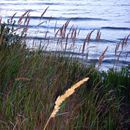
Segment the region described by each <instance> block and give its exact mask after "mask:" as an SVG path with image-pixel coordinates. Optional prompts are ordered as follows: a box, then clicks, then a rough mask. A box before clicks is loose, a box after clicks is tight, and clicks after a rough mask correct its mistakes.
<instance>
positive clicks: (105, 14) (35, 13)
mask: <svg viewBox="0 0 130 130" xmlns="http://www.w3.org/2000/svg"><path fill="white" fill-rule="evenodd" d="M48 6H49V9H48V10H47V12H46V13H45V15H44V19H42V20H41V22H42V21H47V22H45V23H43V24H42V25H41V26H40V27H37V25H38V23H39V21H40V15H41V14H42V12H43V11H44V10H45V8H47V7H48ZM27 10H31V13H30V15H31V22H30V25H29V26H30V33H29V36H30V37H33V38H39V39H42V38H43V33H44V32H45V31H46V30H48V31H49V32H50V36H51V35H53V33H54V28H55V24H56V21H57V24H56V27H57V28H58V27H61V26H62V25H63V24H64V23H65V22H66V21H67V20H69V19H70V20H71V22H70V24H69V25H70V26H69V27H71V26H72V25H74V26H75V27H78V29H80V34H79V36H78V40H77V45H78V47H80V46H82V45H83V41H84V38H85V37H86V35H87V33H88V32H90V31H92V30H93V29H95V30H99V29H100V30H101V33H102V35H101V40H100V42H95V40H94V39H95V35H96V31H95V32H94V33H93V35H92V39H93V40H92V42H91V43H90V46H96V47H95V48H91V49H90V50H89V58H90V59H95V60H97V59H98V57H99V55H100V54H101V53H102V51H103V50H104V49H105V48H106V47H107V46H108V47H109V48H108V50H107V53H106V55H107V56H106V57H105V65H106V66H107V67H110V64H111V63H113V60H114V59H115V57H114V48H115V46H116V43H117V42H119V40H120V39H123V38H124V37H125V36H127V35H128V34H130V17H129V16H130V0H118V1H117V0H62V1H61V0H1V1H0V15H1V16H2V17H4V20H5V19H7V18H8V17H9V16H12V15H13V14H14V13H15V12H17V15H16V19H17V18H18V17H19V16H20V15H21V14H23V13H24V12H25V11H27ZM48 20H50V21H49V22H48ZM51 47H52V45H51V46H50V48H51ZM78 47H77V48H78ZM77 48H75V50H74V51H76V52H78V51H79V49H77ZM51 49H52V48H51ZM124 52H125V53H124V54H122V55H125V54H126V53H128V54H127V58H124V56H122V57H120V63H121V65H127V64H130V40H128V45H127V47H126V48H125V50H124Z"/></svg>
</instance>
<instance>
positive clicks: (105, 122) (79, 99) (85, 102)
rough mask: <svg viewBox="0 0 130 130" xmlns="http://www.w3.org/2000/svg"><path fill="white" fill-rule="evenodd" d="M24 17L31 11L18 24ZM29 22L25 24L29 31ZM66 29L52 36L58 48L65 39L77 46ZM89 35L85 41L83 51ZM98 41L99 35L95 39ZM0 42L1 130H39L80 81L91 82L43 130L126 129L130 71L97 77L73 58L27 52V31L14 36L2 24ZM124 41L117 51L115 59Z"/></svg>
mask: <svg viewBox="0 0 130 130" xmlns="http://www.w3.org/2000/svg"><path fill="white" fill-rule="evenodd" d="M27 14H29V11H28V12H26V13H24V14H23V15H22V16H21V18H20V19H19V24H21V22H23V23H24V21H23V17H24V16H25V15H27ZM43 14H44V12H43ZM14 15H16V14H14ZM13 17H14V16H12V19H11V20H12V23H14V21H13ZM27 19H28V20H27ZM27 19H26V22H25V24H26V25H27V26H28V24H29V23H28V21H29V18H27ZM68 24H69V21H67V22H66V23H65V24H64V25H63V26H62V27H61V28H60V29H59V31H56V37H58V39H59V41H60V42H59V43H58V44H62V43H63V42H62V40H63V39H67V38H68V37H70V38H71V39H72V40H73V43H74V42H75V40H74V39H75V37H76V36H77V35H78V31H77V29H76V28H74V27H73V26H72V28H71V29H70V30H69V32H68V33H67V31H66V28H67V26H68ZM27 26H26V27H25V29H27V28H28V27H27ZM19 27H20V28H21V26H19ZM16 29H17V28H16ZM91 34H92V32H90V33H89V34H88V35H87V37H86V42H85V43H84V44H86V45H85V47H87V44H88V43H89V39H90V37H91ZM100 36H101V33H100V31H98V33H97V36H96V39H100ZM0 39H1V40H0V130H42V129H43V127H44V125H45V124H46V121H47V120H48V117H49V115H50V114H51V112H52V111H53V108H54V106H55V101H57V100H56V99H57V97H59V96H60V95H62V94H63V93H65V92H66V91H67V90H68V89H69V87H70V86H72V85H73V84H75V83H76V82H78V81H79V80H81V79H83V78H84V77H89V81H88V82H87V83H85V84H83V85H82V87H81V88H80V89H79V90H78V91H76V92H75V93H74V94H73V95H72V96H71V98H69V99H68V100H67V101H66V102H63V103H62V104H61V105H60V110H59V112H58V114H57V117H55V118H53V120H51V122H50V123H49V124H48V126H47V129H48V130H85V129H87V130H95V129H96V130H105V129H106V130H125V129H130V127H129V126H130V120H129V116H130V113H129V108H130V94H129V91H130V88H129V86H130V72H129V70H130V67H129V66H128V67H125V68H122V69H121V70H120V71H116V70H114V69H111V70H109V71H108V72H100V71H98V70H97V69H96V68H95V66H85V65H84V64H82V63H80V62H79V61H78V60H77V59H74V58H73V57H71V56H70V57H65V56H64V55H61V54H56V53H51V52H50V53H49V52H48V53H45V51H44V50H42V49H41V47H39V49H37V50H35V51H30V49H28V48H27V47H26V42H25V39H26V31H25V30H22V34H16V33H14V27H12V28H11V29H10V27H9V26H8V25H6V24H0ZM127 39H128V37H126V38H125V40H123V41H124V42H122V43H120V44H119V45H118V46H119V47H118V46H117V49H116V50H115V52H116V54H117V55H118V54H119V53H120V51H119V48H123V46H125V45H126V43H127V42H126V41H127ZM67 47H68V41H67V43H66V45H65V48H66V49H67ZM85 47H84V48H85ZM66 49H65V50H66ZM81 50H82V49H81ZM106 51H107V48H106V49H105V50H104V51H103V53H102V54H101V57H100V58H99V59H101V62H102V60H103V58H104V56H105V53H106ZM83 53H84V51H83ZM117 55H115V56H117Z"/></svg>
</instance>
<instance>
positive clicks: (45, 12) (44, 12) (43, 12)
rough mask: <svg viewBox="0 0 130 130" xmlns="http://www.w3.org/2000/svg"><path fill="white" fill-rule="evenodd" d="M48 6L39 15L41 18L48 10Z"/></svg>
mask: <svg viewBox="0 0 130 130" xmlns="http://www.w3.org/2000/svg"><path fill="white" fill-rule="evenodd" d="M48 8H49V6H48V7H47V8H46V9H45V10H44V11H43V13H42V14H41V18H42V17H43V16H44V14H45V13H46V11H47V10H48Z"/></svg>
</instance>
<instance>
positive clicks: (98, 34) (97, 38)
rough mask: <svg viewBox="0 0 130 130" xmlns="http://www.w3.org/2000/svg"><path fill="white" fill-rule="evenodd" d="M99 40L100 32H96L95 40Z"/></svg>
mask: <svg viewBox="0 0 130 130" xmlns="http://www.w3.org/2000/svg"><path fill="white" fill-rule="evenodd" d="M100 38H101V32H100V30H98V32H97V36H96V40H97V41H99V40H100Z"/></svg>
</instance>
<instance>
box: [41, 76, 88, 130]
mask: <svg viewBox="0 0 130 130" xmlns="http://www.w3.org/2000/svg"><path fill="white" fill-rule="evenodd" d="M88 79H89V78H84V79H82V80H80V81H79V82H77V83H76V84H74V85H73V86H72V87H70V88H69V89H68V90H66V91H65V93H64V94H63V95H61V96H58V98H57V99H56V101H55V106H54V109H53V111H52V113H51V115H50V117H49V119H48V121H47V123H46V124H45V127H44V129H43V130H45V129H46V127H47V125H48V123H49V121H50V119H51V118H54V117H55V116H56V114H57V113H58V111H59V109H60V106H61V104H62V103H63V102H64V101H65V100H66V99H67V98H68V97H70V96H71V95H72V94H73V93H74V92H75V90H76V89H77V88H79V87H80V86H81V85H82V84H83V83H85V82H87V81H88Z"/></svg>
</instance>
